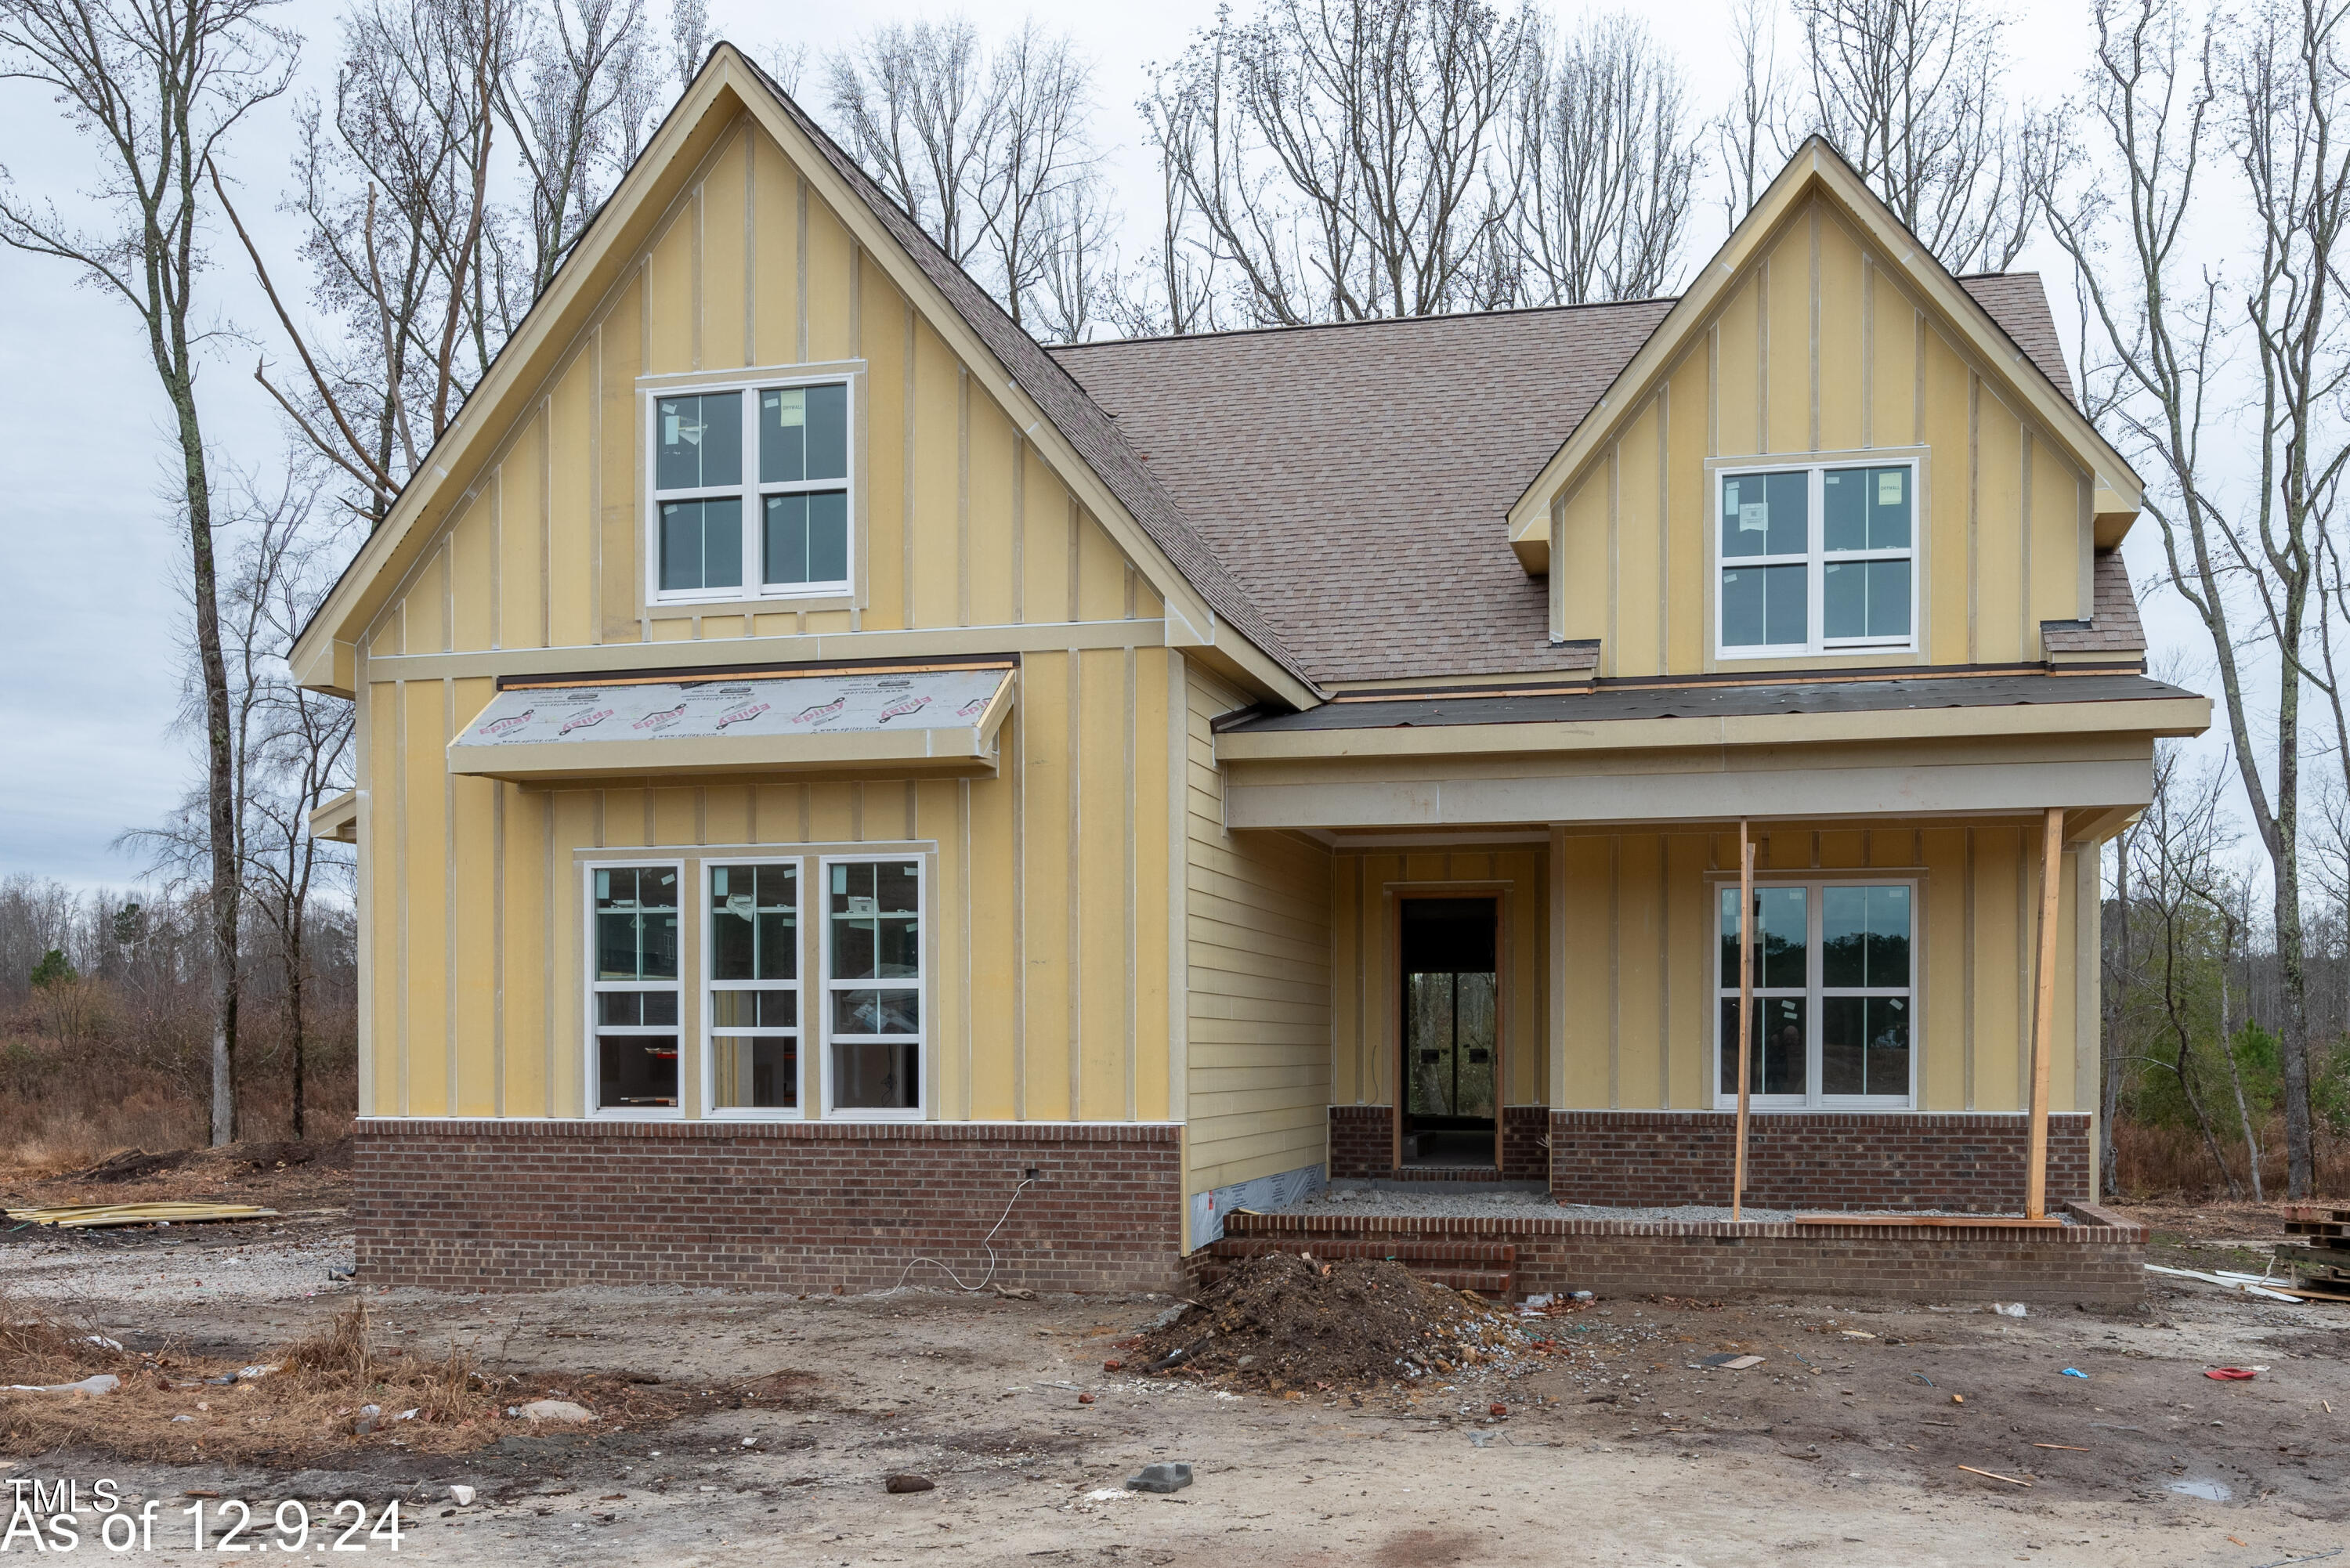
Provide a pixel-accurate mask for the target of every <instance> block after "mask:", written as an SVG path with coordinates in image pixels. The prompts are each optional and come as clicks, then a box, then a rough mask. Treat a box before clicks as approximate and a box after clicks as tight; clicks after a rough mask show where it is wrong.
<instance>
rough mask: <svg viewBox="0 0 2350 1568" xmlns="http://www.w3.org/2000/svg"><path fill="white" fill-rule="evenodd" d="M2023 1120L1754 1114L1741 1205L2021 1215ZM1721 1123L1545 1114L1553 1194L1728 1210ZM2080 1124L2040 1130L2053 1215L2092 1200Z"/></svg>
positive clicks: (1730, 1147)
mask: <svg viewBox="0 0 2350 1568" xmlns="http://www.w3.org/2000/svg"><path fill="white" fill-rule="evenodd" d="M2027 1136H2028V1128H2027V1126H2026V1117H2025V1116H2024V1115H2023V1113H2022V1112H2021V1111H2014V1112H1981V1111H1970V1112H1964V1113H1950V1114H1943V1113H1937V1112H1925V1111H1763V1112H1757V1113H1755V1114H1754V1115H1753V1116H1752V1118H1751V1119H1750V1121H1749V1124H1748V1130H1747V1136H1746V1169H1747V1176H1746V1200H1747V1201H1748V1202H1749V1203H1752V1204H1755V1205H1757V1206H1758V1207H1761V1208H1764V1209H1883V1210H1905V1209H1942V1210H1952V1211H1955V1212H1958V1213H2013V1212H2020V1211H2021V1210H2022V1208H2023V1177H2024V1172H2023V1157H2024V1147H2025V1141H2026V1138H2027ZM1736 1142H1737V1116H1735V1114H1734V1113H1732V1112H1730V1111H1553V1112H1551V1114H1550V1189H1551V1195H1552V1196H1553V1197H1555V1198H1556V1199H1558V1200H1559V1201H1560V1202H1562V1203H1598V1204H1607V1205H1611V1206H1616V1207H1629V1208H1650V1207H1662V1206H1669V1205H1677V1204H1684V1203H1718V1204H1726V1203H1728V1202H1729V1201H1730V1183H1731V1168H1732V1164H1733V1154H1734V1149H1735V1145H1736ZM2091 1158H2092V1157H2091V1151H2090V1147H2089V1115H2088V1113H2087V1112H2085V1111H2066V1112H2058V1113H2054V1114H2052V1115H2051V1116H2049V1118H2048V1206H2049V1208H2050V1209H2051V1210H2056V1209H2061V1208H2062V1207H2063V1206H2064V1204H2065V1203H2066V1202H2068V1201H2074V1200H2080V1201H2085V1200H2086V1199H2087V1198H2088V1196H2089V1166H2090V1159H2091Z"/></svg>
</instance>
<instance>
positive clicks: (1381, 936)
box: [1330, 836, 1551, 1158]
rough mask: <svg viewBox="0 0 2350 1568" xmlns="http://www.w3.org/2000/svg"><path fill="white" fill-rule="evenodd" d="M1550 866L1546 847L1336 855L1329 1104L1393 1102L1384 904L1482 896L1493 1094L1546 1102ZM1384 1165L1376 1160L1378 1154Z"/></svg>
mask: <svg viewBox="0 0 2350 1568" xmlns="http://www.w3.org/2000/svg"><path fill="white" fill-rule="evenodd" d="M1549 860H1550V847H1549V846H1548V845H1546V844H1489V845H1485V846H1480V845H1478V844H1477V842H1476V840H1475V839H1474V838H1473V837H1467V836H1464V837H1463V838H1462V839H1461V846H1460V847H1458V848H1454V847H1451V846H1443V847H1433V846H1431V847H1425V848H1413V849H1349V848H1341V849H1340V850H1339V851H1338V852H1337V855H1336V859H1335V860H1334V862H1333V866H1332V870H1333V875H1332V877H1331V916H1330V923H1331V944H1332V948H1331V954H1332V976H1331V978H1332V984H1331V1002H1332V1033H1333V1037H1334V1040H1335V1047H1334V1061H1333V1072H1332V1091H1333V1092H1332V1099H1333V1101H1334V1103H1336V1104H1339V1105H1377V1106H1391V1105H1393V1104H1394V1103H1395V1096H1396V1054H1395V1053H1396V1023H1397V1014H1398V1010H1399V1002H1400V998H1401V988H1402V980H1401V977H1400V976H1399V974H1398V973H1397V971H1396V959H1397V949H1396V920H1397V912H1396V904H1397V900H1398V898H1399V897H1400V896H1402V895H1405V894H1411V893H1432V894H1440V893H1444V892H1447V891H1454V890H1457V891H1460V892H1463V893H1493V894H1496V895H1498V896H1499V898H1500V900H1501V905H1502V909H1501V919H1502V925H1503V950H1502V956H1503V964H1504V966H1505V969H1506V978H1505V979H1503V981H1502V988H1503V989H1502V1005H1503V1012H1502V1014H1501V1018H1502V1071H1503V1082H1502V1094H1501V1100H1502V1103H1503V1105H1505V1106H1527V1105H1542V1104H1544V1103H1546V1096H1547V1085H1548V1082H1549V1077H1550V1050H1549V1046H1548V1044H1547V1036H1548V1031H1547V1029H1546V1027H1545V1025H1546V1023H1547V1020H1548V1018H1549V1011H1550V1010H1549V1006H1548V1000H1547V999H1548V996H1549V992H1550V982H1551V977H1550V940H1549V930H1548V928H1549V924H1550V898H1549V894H1548V891H1547V889H1546V887H1545V882H1544V878H1545V877H1546V875H1547V867H1548V862H1549ZM1382 1158H1384V1156H1383V1157H1382Z"/></svg>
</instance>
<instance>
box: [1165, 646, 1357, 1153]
mask: <svg viewBox="0 0 2350 1568" xmlns="http://www.w3.org/2000/svg"><path fill="white" fill-rule="evenodd" d="M1186 690H1187V701H1188V702H1189V707H1190V711H1189V714H1188V722H1187V726H1186V728H1187V732H1188V735H1189V738H1190V750H1191V754H1190V757H1189V758H1188V760H1187V761H1188V768H1187V787H1186V788H1185V790H1184V797H1185V802H1186V811H1187V816H1186V821H1185V844H1186V846H1187V852H1188V857H1189V865H1188V867H1187V873H1188V877H1189V882H1188V896H1187V898H1186V906H1187V911H1188V919H1187V922H1186V929H1185V933H1184V943H1185V948H1186V950H1187V952H1188V955H1189V961H1190V982H1189V983H1190V991H1189V995H1188V1000H1187V1003H1186V1017H1187V1027H1188V1040H1189V1044H1188V1055H1189V1068H1188V1071H1187V1074H1186V1089H1185V1095H1186V1112H1185V1122H1186V1139H1187V1148H1186V1159H1187V1161H1188V1163H1189V1167H1190V1168H1189V1171H1188V1172H1187V1175H1186V1179H1185V1190H1186V1191H1187V1192H1201V1191H1205V1190H1207V1189H1211V1188H1216V1187H1223V1186H1229V1185H1232V1184H1233V1183H1236V1182H1241V1181H1246V1180H1248V1179H1252V1178H1253V1177H1259V1176H1273V1175H1277V1174H1279V1173H1280V1172H1282V1171H1285V1170H1295V1169H1297V1168H1301V1167H1304V1166H1308V1165H1321V1164H1323V1163H1324V1162H1325V1160H1326V1154H1327V1143H1328V1139H1327V1122H1326V1118H1327V1115H1328V1106H1329V1103H1330V856H1329V854H1328V853H1327V852H1326V851H1325V850H1323V849H1322V848H1321V847H1319V846H1315V845H1313V844H1309V843H1307V842H1305V841H1304V840H1302V839H1296V838H1291V837H1288V836H1282V835H1275V834H1246V835H1238V836H1235V835H1233V834H1231V833H1228V832H1226V831H1225V829H1224V826H1223V817H1224V813H1223V785H1222V777H1221V775H1220V774H1218V772H1217V770H1216V765H1215V742H1214V735H1213V732H1212V731H1211V724H1212V722H1213V721H1214V720H1215V719H1216V718H1217V717H1218V716H1219V715H1220V714H1222V713H1226V712H1230V711H1232V710H1233V709H1235V708H1240V707H1243V706H1245V705H1246V702H1247V700H1246V699H1245V698H1243V696H1242V695H1241V694H1240V693H1238V692H1236V691H1231V690H1230V689H1228V688H1226V687H1224V686H1222V684H1221V683H1219V682H1217V681H1215V680H1211V678H1209V677H1208V676H1206V675H1205V674H1203V673H1202V672H1201V671H1200V670H1198V669H1197V668H1196V667H1193V668H1192V670H1191V675H1190V679H1189V680H1188V682H1187V686H1186Z"/></svg>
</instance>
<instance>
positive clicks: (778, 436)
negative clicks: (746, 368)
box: [647, 381, 852, 603]
mask: <svg viewBox="0 0 2350 1568" xmlns="http://www.w3.org/2000/svg"><path fill="white" fill-rule="evenodd" d="M647 404H648V409H649V412H650V416H651V420H652V425H651V429H650V431H649V432H648V439H649V442H650V447H651V462H652V479H653V483H652V519H651V523H652V526H651V530H650V533H651V540H650V549H651V556H652V559H651V561H650V581H651V584H652V590H651V593H650V598H651V599H652V601H653V602H655V603H663V602H670V603H676V602H693V601H700V600H717V599H745V598H764V597H808V596H821V595H833V594H843V593H847V591H848V590H849V547H850V539H849V530H850V519H851V516H852V512H851V508H850V504H849V502H850V496H849V488H850V486H849V458H850V452H849V448H850V439H849V384H848V383H847V381H817V382H811V383H806V384H802V385H793V386H768V387H762V386H738V387H730V388H726V389H723V390H711V391H683V392H661V393H658V394H656V395H654V396H652V397H650V398H649V399H648V400H647Z"/></svg>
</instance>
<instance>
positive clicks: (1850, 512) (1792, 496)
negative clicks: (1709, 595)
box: [1714, 461, 1918, 659]
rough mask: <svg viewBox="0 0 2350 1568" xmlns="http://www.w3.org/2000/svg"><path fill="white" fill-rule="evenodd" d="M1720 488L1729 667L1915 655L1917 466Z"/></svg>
mask: <svg viewBox="0 0 2350 1568" xmlns="http://www.w3.org/2000/svg"><path fill="white" fill-rule="evenodd" d="M1715 483H1716V484H1717V485H1718V487H1719V488H1718V491H1717V495H1718V499H1719V503H1720V504H1719V506H1718V508H1717V511H1716V514H1715V528H1714V537H1715V540H1716V542H1717V546H1718V554H1719V557H1720V565H1719V571H1720V575H1721V576H1720V581H1719V583H1718V584H1717V585H1716V592H1715V614H1716V617H1717V620H1718V633H1719V635H1718V639H1717V642H1718V652H1719V654H1720V655H1721V657H1723V658H1733V659H1753V658H1777V657H1782V656H1787V655H1801V654H1816V653H1835V652H1847V651H1850V652H1860V651H1866V650H1868V649H1894V650H1906V649H1910V648H1914V647H1915V646H1916V643H1917V622H1918V606H1917V572H1916V565H1917V510H1918V508H1917V492H1918V466H1917V464H1916V463H1915V462H1911V461H1903V462H1886V463H1872V464H1866V465H1828V464H1821V465H1816V466H1807V467H1786V468H1753V469H1738V470H1731V471H1723V472H1720V473H1719V474H1718V475H1717V477H1716V481H1715Z"/></svg>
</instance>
